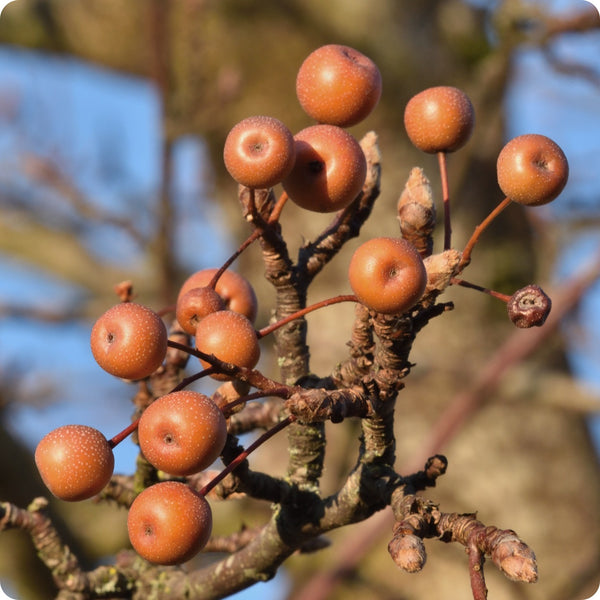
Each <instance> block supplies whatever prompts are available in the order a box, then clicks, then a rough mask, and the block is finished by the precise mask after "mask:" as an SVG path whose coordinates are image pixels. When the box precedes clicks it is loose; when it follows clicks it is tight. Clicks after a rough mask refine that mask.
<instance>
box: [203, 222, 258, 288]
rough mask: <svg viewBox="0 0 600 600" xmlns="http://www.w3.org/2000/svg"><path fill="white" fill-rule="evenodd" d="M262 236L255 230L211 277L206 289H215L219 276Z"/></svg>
mask: <svg viewBox="0 0 600 600" xmlns="http://www.w3.org/2000/svg"><path fill="white" fill-rule="evenodd" d="M261 235H262V229H255V230H254V231H253V232H252V233H251V234H250V235H249V236H248V237H247V238H246V240H245V241H243V242H242V243H241V244H240V247H239V248H238V249H237V250H236V251H235V252H234V253H233V254H232V255H231V256H230V257H229V258H228V259H227V260H226V261H225V262H224V263H223V265H222V266H221V268H220V269H218V270H217V272H216V273H215V274H214V275H213V277H212V279H211V280H210V281H209V283H208V285H207V286H206V287H208V288H211V289H213V290H214V289H215V286H216V285H217V281H219V279H220V277H221V275H223V273H225V271H227V269H228V268H229V267H230V266H231V264H232V263H233V261H234V260H235V259H236V258H237V257H238V256H239V255H240V254H241V253H242V252H243V251H244V250H245V249H246V248H247V247H248V246H250V244H252V242H255V241H256V240H257V239H258V238H259V237H260V236H261Z"/></svg>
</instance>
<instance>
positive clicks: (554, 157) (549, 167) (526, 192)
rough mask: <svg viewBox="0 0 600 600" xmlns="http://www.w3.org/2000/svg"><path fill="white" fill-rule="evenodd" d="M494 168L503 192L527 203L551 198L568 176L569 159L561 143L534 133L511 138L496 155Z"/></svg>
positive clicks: (522, 202) (535, 203) (530, 203)
mask: <svg viewBox="0 0 600 600" xmlns="http://www.w3.org/2000/svg"><path fill="white" fill-rule="evenodd" d="M496 170H497V174H498V185H499V186H500V189H501V190H502V192H503V193H504V194H505V195H506V196H507V197H508V198H510V199H511V200H512V201H513V202H518V203H519V204H524V205H526V206H540V205H542V204H547V203H548V202H552V200H554V199H555V198H556V197H557V196H558V195H559V194H560V193H561V192H562V191H563V189H564V187H565V185H566V183H567V180H568V178H569V163H568V161H567V157H566V156H565V154H564V152H563V151H562V149H561V147H560V146H559V145H558V144H556V142H554V141H553V140H551V139H550V138H548V137H546V136H545V135H539V134H536V133H529V134H525V135H520V136H518V137H516V138H513V139H512V140H510V142H508V143H507V144H506V145H505V146H504V148H502V150H501V151H500V154H499V155H498V161H497V164H496Z"/></svg>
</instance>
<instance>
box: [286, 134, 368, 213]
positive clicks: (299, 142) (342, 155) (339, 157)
mask: <svg viewBox="0 0 600 600" xmlns="http://www.w3.org/2000/svg"><path fill="white" fill-rule="evenodd" d="M294 139H295V140H296V163H295V165H294V168H293V169H292V172H291V173H290V174H289V175H288V177H286V178H285V179H284V180H283V182H282V184H283V189H284V190H285V191H286V192H287V194H288V196H289V197H290V198H291V200H292V201H293V202H295V203H296V204H297V205H298V206H301V207H302V208H305V209H306V210H312V211H314V212H320V213H329V212H335V211H338V210H340V209H342V208H345V207H346V206H348V205H349V204H350V203H351V202H352V201H353V200H354V199H355V198H356V197H357V196H358V194H359V192H360V190H361V189H362V186H363V184H364V182H365V178H366V176H367V161H366V158H365V155H364V152H363V151H362V148H361V147H360V144H359V143H358V142H357V141H356V139H355V138H354V137H352V136H351V135H350V134H349V133H348V132H347V131H345V130H344V129H341V128H340V127H336V126H334V125H313V126H312V127H307V128H306V129H303V130H302V131H300V132H299V133H297V134H296V136H295V137H294Z"/></svg>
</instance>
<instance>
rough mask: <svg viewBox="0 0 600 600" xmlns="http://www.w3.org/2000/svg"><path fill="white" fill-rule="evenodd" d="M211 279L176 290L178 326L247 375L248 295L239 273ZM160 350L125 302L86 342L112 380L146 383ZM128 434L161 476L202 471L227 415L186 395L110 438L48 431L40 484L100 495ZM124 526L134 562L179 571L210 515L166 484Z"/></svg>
mask: <svg viewBox="0 0 600 600" xmlns="http://www.w3.org/2000/svg"><path fill="white" fill-rule="evenodd" d="M216 274H217V269H205V270H202V271H198V272H197V273H194V274H193V275H191V276H190V277H189V278H188V279H187V280H186V281H185V282H184V283H183V285H182V286H181V288H180V292H179V299H178V301H177V304H176V315H177V318H178V320H179V324H180V326H181V327H182V329H184V330H185V331H188V332H190V331H193V334H194V335H195V338H196V347H197V348H198V349H200V350H201V352H203V353H204V354H206V355H212V356H214V357H217V358H218V359H219V360H221V361H223V362H226V363H232V364H234V365H236V366H239V367H249V368H251V367H253V366H254V365H255V364H256V362H257V361H258V357H259V354H260V353H259V348H258V336H257V332H256V331H255V330H254V326H253V325H252V321H253V320H254V319H255V317H256V312H257V299H256V294H255V293H254V289H253V288H252V286H251V285H250V283H249V282H248V281H247V280H246V279H245V278H244V277H243V276H241V275H238V274H237V273H235V272H233V271H228V270H225V271H223V273H221V274H220V276H219V278H218V279H215V275H216ZM168 345H169V342H168V336H167V329H166V326H165V324H164V322H163V320H162V318H161V316H160V315H159V314H158V313H157V312H155V311H153V310H151V309H150V308H148V307H146V306H144V305H141V304H137V303H135V302H131V301H125V302H121V303H119V304H116V305H115V306H113V307H112V308H110V309H108V310H107V311H106V312H105V313H104V314H103V315H101V316H100V317H99V318H98V320H97V321H96V322H95V324H94V326H93V327H92V331H91V336H90V346H91V349H92V353H93V355H94V357H95V359H96V361H97V362H98V364H99V365H100V366H101V367H102V368H103V369H104V370H105V371H106V372H108V373H110V374H111V375H114V376H116V377H120V378H124V379H131V380H137V379H143V378H146V377H149V376H150V375H152V374H153V373H154V372H155V371H156V370H157V369H159V368H160V367H161V365H162V364H163V362H164V360H165V357H166V353H167V348H168ZM201 362H202V364H203V365H205V366H207V367H209V366H210V364H209V363H206V361H204V360H201ZM214 376H215V378H218V379H224V378H227V377H226V376H225V375H222V374H218V373H216V374H214ZM134 429H137V434H138V436H137V437H138V443H139V446H140V451H141V453H142V454H143V456H144V457H145V458H146V460H147V461H148V462H149V463H150V464H151V465H152V466H154V467H155V468H156V469H157V470H158V471H160V472H162V473H164V474H165V476H166V477H168V478H172V477H186V476H189V475H193V474H195V473H198V472H200V471H202V470H204V469H206V468H207V467H209V466H210V465H212V464H213V463H214V462H215V461H216V460H217V459H218V458H219V456H220V454H221V452H222V451H223V448H224V446H225V442H226V439H227V422H226V419H225V416H224V414H223V412H222V410H221V409H220V408H219V407H218V406H217V405H216V404H215V402H214V401H213V400H212V399H211V398H209V397H208V396H206V395H204V394H201V393H198V392H194V391H190V390H185V389H183V390H178V391H173V392H171V393H168V394H166V395H164V396H161V397H159V398H157V399H156V400H154V402H152V403H151V404H150V405H149V406H148V407H147V408H146V409H145V410H144V412H143V413H142V415H141V417H140V418H139V419H138V420H137V421H136V422H135V423H134V424H133V425H131V426H129V427H128V428H126V429H125V430H124V431H123V432H121V433H120V434H119V435H117V436H115V437H114V438H112V439H110V440H108V439H107V438H106V437H105V436H104V435H103V434H102V433H101V432H100V431H98V430H97V429H94V428H93V427H88V426H84V425H65V426H62V427H59V428H57V429H55V430H53V431H51V432H50V433H48V434H47V435H46V436H45V437H44V438H43V439H42V440H41V441H40V443H39V444H38V446H37V448H36V452H35V462H36V465H37V467H38V470H39V472H40V475H41V477H42V480H43V481H44V483H45V484H46V486H47V487H48V489H49V490H50V491H51V492H52V493H53V494H54V495H55V496H57V497H58V498H60V499H62V500H67V501H79V500H84V499H87V498H90V497H92V496H94V495H96V494H98V493H99V492H101V491H102V490H103V489H104V488H105V487H106V485H107V484H108V483H109V481H110V479H111V477H112V474H113V469H114V455H113V448H114V447H115V446H116V445H117V444H118V443H119V442H120V441H121V440H122V439H124V438H125V437H126V436H127V435H128V434H129V433H131V432H132V431H133V430H134ZM127 525H128V531H129V536H130V540H131V543H132V545H133V547H134V548H135V549H136V550H137V551H138V553H139V554H140V555H141V556H143V557H144V558H146V559H147V560H149V561H151V562H156V563H160V564H177V563H180V562H182V561H185V560H188V559H189V558H191V557H192V556H193V555H194V554H195V553H196V552H197V551H198V550H199V549H200V548H202V547H203V546H204V545H205V544H206V541H207V540H208V538H209V536H210V532H211V528H212V517H211V510H210V507H209V505H208V502H207V501H206V499H205V498H204V496H203V495H202V493H200V492H197V491H195V490H193V489H192V488H190V487H189V486H187V485H185V484H184V483H181V482H175V481H170V480H168V481H162V482H160V483H157V484H154V485H152V486H151V487H149V488H147V489H145V490H144V491H143V492H142V493H140V494H139V496H137V497H136V499H135V501H134V502H133V504H132V505H131V507H130V509H129V514H128V522H127Z"/></svg>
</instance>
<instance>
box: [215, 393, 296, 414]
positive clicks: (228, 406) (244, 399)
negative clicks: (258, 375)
mask: <svg viewBox="0 0 600 600" xmlns="http://www.w3.org/2000/svg"><path fill="white" fill-rule="evenodd" d="M292 394H293V389H292V388H290V387H287V386H286V387H281V388H280V389H274V390H261V391H258V392H253V393H252V394H246V395H245V396H240V397H239V398H237V399H236V400H232V401H231V402H228V403H227V404H225V405H224V406H222V407H221V410H222V411H223V414H224V415H225V417H227V416H228V413H229V412H230V411H231V409H232V408H234V407H236V406H237V405H238V404H244V403H246V402H250V401H251V400H259V399H261V398H269V397H271V396H275V397H278V398H284V399H286V398H289V397H290V396H291V395H292Z"/></svg>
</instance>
